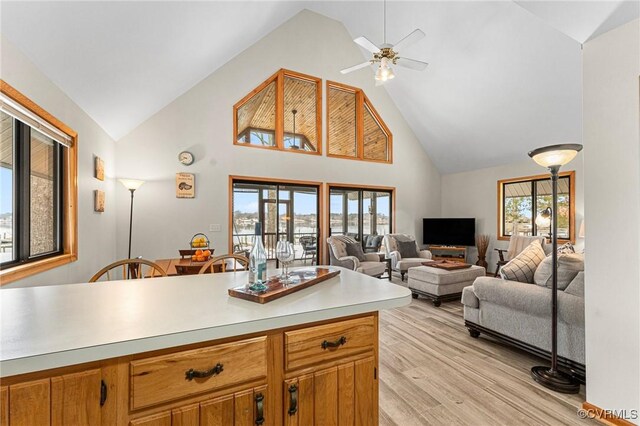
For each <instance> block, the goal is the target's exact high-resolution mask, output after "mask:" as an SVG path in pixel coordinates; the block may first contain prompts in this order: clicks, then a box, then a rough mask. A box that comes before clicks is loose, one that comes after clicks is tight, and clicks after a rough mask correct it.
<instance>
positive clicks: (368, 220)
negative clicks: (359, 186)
mask: <svg viewBox="0 0 640 426" xmlns="http://www.w3.org/2000/svg"><path fill="white" fill-rule="evenodd" d="M372 199H373V192H369V191H363V192H362V235H364V236H366V235H371V234H373V230H372V226H373V215H374V209H375V206H374V204H373V200H372Z"/></svg>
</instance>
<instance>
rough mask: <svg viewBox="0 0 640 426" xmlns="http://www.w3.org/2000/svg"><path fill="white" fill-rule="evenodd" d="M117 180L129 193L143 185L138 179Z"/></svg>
mask: <svg viewBox="0 0 640 426" xmlns="http://www.w3.org/2000/svg"><path fill="white" fill-rule="evenodd" d="M118 180H119V181H120V183H121V184H122V185H124V187H125V188H127V189H128V190H130V191H135V190H136V189H138V188H140V187H141V186H142V184H143V183H144V181H143V180H138V179H118Z"/></svg>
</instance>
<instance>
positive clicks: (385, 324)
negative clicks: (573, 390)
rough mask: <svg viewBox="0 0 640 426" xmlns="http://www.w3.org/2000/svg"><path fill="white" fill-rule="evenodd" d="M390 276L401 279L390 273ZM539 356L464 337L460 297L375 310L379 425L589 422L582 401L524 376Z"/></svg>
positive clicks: (580, 396)
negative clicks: (377, 318)
mask: <svg viewBox="0 0 640 426" xmlns="http://www.w3.org/2000/svg"><path fill="white" fill-rule="evenodd" d="M394 281H396V282H399V280H396V279H395V278H394ZM541 362H544V361H541V360H540V359H539V358H537V357H535V356H533V355H529V354H527V353H525V352H523V351H520V350H518V349H514V348H511V347H509V346H507V345H504V344H502V343H499V342H497V341H496V340H493V339H491V338H489V337H486V336H483V335H481V336H480V338H478V339H474V338H472V337H471V336H469V333H468V332H467V329H466V328H465V327H464V321H463V318H462V304H461V303H459V302H455V301H454V302H445V303H443V304H442V305H441V306H440V307H439V308H436V307H434V306H433V304H432V303H431V302H429V301H427V300H426V299H422V298H420V299H417V300H413V301H412V303H411V305H409V306H405V307H403V308H399V309H393V310H389V311H383V312H381V313H380V424H381V425H398V426H411V425H469V426H481V425H492V426H493V425H509V426H514V425H531V426H541V425H587V426H588V425H592V426H595V425H597V424H598V423H597V422H596V421H594V420H582V419H579V418H578V416H577V415H576V411H577V410H578V408H579V407H580V406H581V404H582V402H583V401H584V400H585V394H584V386H583V387H582V388H581V392H580V393H579V394H578V395H564V394H560V393H555V392H552V391H550V390H547V389H546V388H543V387H541V386H539V385H537V384H536V383H535V382H533V380H532V379H531V378H530V376H529V370H530V368H531V367H532V366H534V365H538V364H540V363H541Z"/></svg>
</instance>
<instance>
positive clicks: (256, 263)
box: [249, 222, 267, 291]
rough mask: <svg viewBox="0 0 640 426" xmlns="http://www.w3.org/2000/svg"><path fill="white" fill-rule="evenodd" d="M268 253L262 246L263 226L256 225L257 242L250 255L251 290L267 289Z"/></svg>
mask: <svg viewBox="0 0 640 426" xmlns="http://www.w3.org/2000/svg"><path fill="white" fill-rule="evenodd" d="M266 282H267V252H266V251H265V250H264V246H263V245H262V224H261V223H259V222H258V223H256V229H255V241H254V243H253V248H252V249H251V253H250V254H249V285H250V287H249V289H251V290H254V291H264V290H266V289H267V286H266Z"/></svg>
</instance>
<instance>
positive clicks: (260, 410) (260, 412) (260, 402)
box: [256, 393, 264, 425]
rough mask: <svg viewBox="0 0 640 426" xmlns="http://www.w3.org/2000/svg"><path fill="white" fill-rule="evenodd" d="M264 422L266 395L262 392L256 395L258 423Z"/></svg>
mask: <svg viewBox="0 0 640 426" xmlns="http://www.w3.org/2000/svg"><path fill="white" fill-rule="evenodd" d="M262 423H264V395H262V394H261V393H259V394H257V395H256V424H257V425H261V424H262Z"/></svg>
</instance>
